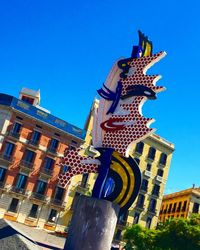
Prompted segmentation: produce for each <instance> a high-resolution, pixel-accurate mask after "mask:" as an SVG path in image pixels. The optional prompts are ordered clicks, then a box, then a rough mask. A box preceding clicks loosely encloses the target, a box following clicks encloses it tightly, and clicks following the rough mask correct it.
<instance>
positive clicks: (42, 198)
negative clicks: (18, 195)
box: [31, 192, 46, 201]
mask: <svg viewBox="0 0 200 250" xmlns="http://www.w3.org/2000/svg"><path fill="white" fill-rule="evenodd" d="M31 198H33V199H36V200H40V201H46V196H45V195H43V194H39V193H36V192H33V193H32V194H31Z"/></svg>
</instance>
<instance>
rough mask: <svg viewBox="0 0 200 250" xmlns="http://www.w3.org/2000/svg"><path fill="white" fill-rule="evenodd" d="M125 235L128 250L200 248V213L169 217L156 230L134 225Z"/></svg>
mask: <svg viewBox="0 0 200 250" xmlns="http://www.w3.org/2000/svg"><path fill="white" fill-rule="evenodd" d="M123 236H124V240H125V241H126V249H127V250H132V249H134V250H200V215H193V216H192V217H191V218H190V219H183V218H179V219H178V218H176V219H169V220H168V221H166V223H164V224H160V225H159V226H158V228H157V229H156V230H152V229H146V228H143V227H141V226H140V225H134V226H132V227H130V228H127V229H126V231H125V232H124V235H123Z"/></svg>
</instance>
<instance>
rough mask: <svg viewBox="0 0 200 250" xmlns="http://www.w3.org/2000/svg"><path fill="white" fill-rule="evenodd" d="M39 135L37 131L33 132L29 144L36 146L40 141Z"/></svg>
mask: <svg viewBox="0 0 200 250" xmlns="http://www.w3.org/2000/svg"><path fill="white" fill-rule="evenodd" d="M40 137H41V133H40V132H39V131H36V130H35V131H33V134H32V136H31V140H30V143H31V144H34V145H38V144H39V141H40Z"/></svg>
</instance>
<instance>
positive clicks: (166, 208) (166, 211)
mask: <svg viewBox="0 0 200 250" xmlns="http://www.w3.org/2000/svg"><path fill="white" fill-rule="evenodd" d="M163 213H164V214H166V213H168V205H166V207H165V209H164V212H163Z"/></svg>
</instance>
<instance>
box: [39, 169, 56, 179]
mask: <svg viewBox="0 0 200 250" xmlns="http://www.w3.org/2000/svg"><path fill="white" fill-rule="evenodd" d="M40 174H41V175H45V176H47V177H52V175H53V170H52V169H48V168H45V167H42V168H41V169H40Z"/></svg>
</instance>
